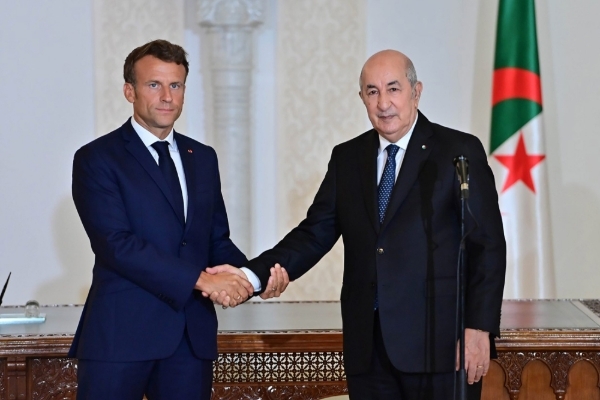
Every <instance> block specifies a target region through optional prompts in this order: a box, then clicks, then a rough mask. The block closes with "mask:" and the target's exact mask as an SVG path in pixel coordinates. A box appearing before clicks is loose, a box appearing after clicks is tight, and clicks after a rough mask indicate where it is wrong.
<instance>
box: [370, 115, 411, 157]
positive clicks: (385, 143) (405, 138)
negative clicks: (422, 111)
mask: <svg viewBox="0 0 600 400" xmlns="http://www.w3.org/2000/svg"><path fill="white" fill-rule="evenodd" d="M418 119H419V114H417V117H416V118H415V122H413V124H412V126H411V127H410V129H409V131H408V132H407V133H406V135H404V136H402V138H400V140H398V141H397V142H396V143H394V144H395V145H396V146H398V147H400V148H401V149H402V150H404V151H406V148H407V147H408V142H409V141H410V137H411V136H412V133H413V131H414V130H415V125H417V120H418ZM377 136H378V137H379V150H378V151H377V154H381V152H382V151H383V150H385V148H386V147H387V146H388V145H389V144H391V143H392V142H390V141H388V140H387V139H386V138H384V137H383V136H381V135H377Z"/></svg>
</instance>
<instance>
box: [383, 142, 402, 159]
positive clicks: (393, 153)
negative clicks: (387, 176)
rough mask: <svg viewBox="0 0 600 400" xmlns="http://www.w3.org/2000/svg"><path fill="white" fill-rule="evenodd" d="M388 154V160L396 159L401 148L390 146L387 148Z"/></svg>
mask: <svg viewBox="0 0 600 400" xmlns="http://www.w3.org/2000/svg"><path fill="white" fill-rule="evenodd" d="M385 149H386V150H387V153H388V160H389V159H390V157H391V158H395V157H396V154H397V153H398V150H400V147H398V146H396V145H395V144H390V145H388V146H387V147H386V148H385Z"/></svg>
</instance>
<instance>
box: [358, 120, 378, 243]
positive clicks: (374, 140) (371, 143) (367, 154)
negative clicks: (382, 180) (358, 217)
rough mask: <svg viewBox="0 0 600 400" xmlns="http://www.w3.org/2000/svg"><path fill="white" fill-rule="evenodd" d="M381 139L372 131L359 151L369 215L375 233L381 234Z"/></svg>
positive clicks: (364, 196)
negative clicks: (379, 189)
mask: <svg viewBox="0 0 600 400" xmlns="http://www.w3.org/2000/svg"><path fill="white" fill-rule="evenodd" d="M378 148H379V139H378V136H377V132H376V131H375V130H372V131H371V132H370V134H368V135H367V136H366V140H365V145H364V146H363V148H361V149H360V150H359V160H358V165H359V170H360V181H361V184H362V190H363V199H364V200H365V207H366V208H367V215H368V216H369V220H370V221H371V223H372V225H373V228H374V229H375V232H377V233H379V227H380V223H379V214H378V211H377V209H378V208H377V149H378Z"/></svg>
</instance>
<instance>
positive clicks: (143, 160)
mask: <svg viewBox="0 0 600 400" xmlns="http://www.w3.org/2000/svg"><path fill="white" fill-rule="evenodd" d="M123 139H125V142H126V144H125V148H126V149H127V151H129V153H131V155H133V157H135V159H136V160H137V161H138V162H139V163H140V164H141V166H142V167H143V168H144V169H145V170H146V172H147V173H148V175H150V177H151V178H152V179H153V180H154V182H155V183H156V184H157V185H158V187H159V188H160V190H161V191H162V192H163V194H164V195H165V197H166V198H167V200H168V201H169V204H170V205H171V208H172V209H173V212H174V213H175V214H176V215H177V218H178V219H179V220H180V221H183V215H180V214H181V212H180V211H178V207H176V206H175V201H174V199H173V194H172V193H171V189H169V186H168V185H167V181H166V180H165V177H164V176H163V174H162V172H161V171H160V169H159V168H158V164H157V163H156V161H155V160H154V158H153V157H152V154H150V152H149V151H148V149H147V148H146V146H144V142H142V139H140V137H139V136H138V134H137V133H136V132H135V130H134V129H133V126H132V125H131V121H127V122H126V123H125V124H124V125H123Z"/></svg>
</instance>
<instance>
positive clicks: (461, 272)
mask: <svg viewBox="0 0 600 400" xmlns="http://www.w3.org/2000/svg"><path fill="white" fill-rule="evenodd" d="M460 193H461V195H460V237H461V240H460V250H459V253H460V256H459V261H458V282H459V283H458V304H459V330H460V342H459V343H460V346H459V355H460V363H459V369H458V374H457V379H458V382H457V388H458V400H467V371H466V370H465V286H466V285H465V267H466V266H465V250H466V249H465V240H464V237H465V202H466V201H467V199H466V198H465V196H464V192H463V191H462V190H461V191H460Z"/></svg>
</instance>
